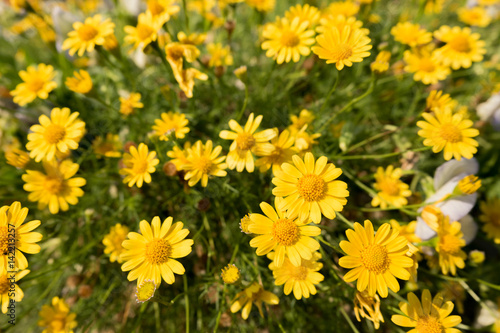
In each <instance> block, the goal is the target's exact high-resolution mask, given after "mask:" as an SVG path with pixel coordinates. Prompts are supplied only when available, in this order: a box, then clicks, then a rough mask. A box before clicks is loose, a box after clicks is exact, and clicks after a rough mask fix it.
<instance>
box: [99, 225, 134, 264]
mask: <svg viewBox="0 0 500 333" xmlns="http://www.w3.org/2000/svg"><path fill="white" fill-rule="evenodd" d="M129 231H130V230H129V228H128V227H127V226H125V225H121V224H120V223H117V224H115V225H114V226H112V227H111V229H110V230H109V233H108V234H107V235H106V236H104V238H103V240H102V244H103V245H104V246H105V248H104V253H105V254H110V256H109V261H111V262H115V261H116V262H118V263H119V264H121V263H122V262H123V260H122V258H120V255H121V254H122V253H123V252H124V251H125V249H124V248H123V246H122V242H123V241H124V240H125V239H126V238H127V234H128V233H129Z"/></svg>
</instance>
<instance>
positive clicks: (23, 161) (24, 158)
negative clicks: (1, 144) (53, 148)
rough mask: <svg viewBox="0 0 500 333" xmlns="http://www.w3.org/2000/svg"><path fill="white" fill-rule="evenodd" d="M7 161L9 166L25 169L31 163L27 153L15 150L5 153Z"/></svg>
mask: <svg viewBox="0 0 500 333" xmlns="http://www.w3.org/2000/svg"><path fill="white" fill-rule="evenodd" d="M5 159H6V160H7V164H10V165H12V166H14V167H16V168H19V169H24V167H26V165H27V164H28V163H29V161H30V155H29V154H28V153H27V152H25V151H22V150H20V149H17V148H13V149H11V150H9V151H7V152H6V153H5Z"/></svg>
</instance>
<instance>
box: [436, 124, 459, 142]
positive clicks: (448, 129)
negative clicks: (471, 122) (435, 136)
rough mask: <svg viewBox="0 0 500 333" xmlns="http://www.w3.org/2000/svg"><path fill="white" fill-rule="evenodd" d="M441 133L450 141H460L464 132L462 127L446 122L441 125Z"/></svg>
mask: <svg viewBox="0 0 500 333" xmlns="http://www.w3.org/2000/svg"><path fill="white" fill-rule="evenodd" d="M439 135H440V136H441V137H442V138H443V139H444V140H446V141H448V142H453V143H455V142H460V141H462V133H461V132H460V129H459V128H458V127H457V126H455V125H453V124H445V125H443V126H442V127H441V131H440V133H439Z"/></svg>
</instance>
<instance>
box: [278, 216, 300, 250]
mask: <svg viewBox="0 0 500 333" xmlns="http://www.w3.org/2000/svg"><path fill="white" fill-rule="evenodd" d="M271 233H272V235H273V238H274V239H275V240H276V241H277V242H278V243H279V244H280V245H284V246H291V245H294V244H295V243H297V242H298V240H299V238H300V230H299V227H298V226H297V224H295V222H293V221H292V220H289V219H280V220H277V221H276V222H274V224H273V229H272V232H271Z"/></svg>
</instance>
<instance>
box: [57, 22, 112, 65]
mask: <svg viewBox="0 0 500 333" xmlns="http://www.w3.org/2000/svg"><path fill="white" fill-rule="evenodd" d="M73 29H74V30H73V31H70V32H69V33H68V38H66V40H65V41H64V42H63V44H62V49H63V50H68V49H69V55H71V56H72V55H74V54H75V53H76V51H78V56H80V57H81V56H83V54H84V53H85V51H87V52H92V51H94V48H95V46H96V45H103V44H104V42H105V39H106V37H107V36H109V35H111V34H113V31H114V29H115V24H114V23H113V22H111V19H109V18H107V19H105V20H104V21H103V20H102V16H101V15H99V14H98V15H94V16H93V17H88V18H86V19H85V21H84V22H83V23H82V22H75V23H73Z"/></svg>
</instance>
